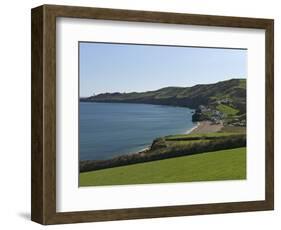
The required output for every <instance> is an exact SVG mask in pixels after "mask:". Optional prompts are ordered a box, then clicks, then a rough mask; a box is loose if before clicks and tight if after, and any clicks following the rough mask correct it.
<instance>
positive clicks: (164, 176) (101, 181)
mask: <svg viewBox="0 0 281 230" xmlns="http://www.w3.org/2000/svg"><path fill="white" fill-rule="evenodd" d="M236 179H246V148H236V149H228V150H222V151H216V152H207V153H201V154H197V155H192V156H184V157H177V158H172V159H166V160H159V161H153V162H147V163H140V164H135V165H129V166H122V167H117V168H109V169H103V170H98V171H93V172H85V173H80V184H79V185H80V186H99V185H126V184H150V183H174V182H191V181H214V180H236Z"/></svg>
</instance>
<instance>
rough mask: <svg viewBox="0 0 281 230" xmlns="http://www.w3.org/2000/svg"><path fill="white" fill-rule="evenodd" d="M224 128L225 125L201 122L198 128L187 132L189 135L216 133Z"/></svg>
mask: <svg viewBox="0 0 281 230" xmlns="http://www.w3.org/2000/svg"><path fill="white" fill-rule="evenodd" d="M222 128H223V124H222V123H219V124H213V123H212V122H211V121H200V122H198V123H197V126H195V127H194V128H192V129H191V130H189V131H187V134H204V133H215V132H218V131H220V130H221V129H222Z"/></svg>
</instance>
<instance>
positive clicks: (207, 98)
mask: <svg viewBox="0 0 281 230" xmlns="http://www.w3.org/2000/svg"><path fill="white" fill-rule="evenodd" d="M80 101H86V102H111V103H120V102H122V103H144V104H157V105H172V106H183V107H189V108H191V109H195V110H196V112H195V114H194V116H193V120H194V121H202V120H213V121H214V122H218V121H222V120H224V122H229V123H232V124H234V125H235V124H239V125H240V126H245V121H246V115H245V114H246V79H231V80H227V81H221V82H217V83H214V84H200V85H195V86H192V87H166V88H162V89H159V90H155V91H147V92H140V93H139V92H132V93H119V92H116V93H102V94H98V95H95V96H91V97H88V98H81V99H80Z"/></svg>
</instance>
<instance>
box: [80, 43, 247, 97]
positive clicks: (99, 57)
mask: <svg viewBox="0 0 281 230" xmlns="http://www.w3.org/2000/svg"><path fill="white" fill-rule="evenodd" d="M79 44H80V57H79V65H80V73H79V75H80V96H81V97H86V96H90V95H93V93H95V94H99V93H105V92H134V91H135V92H143V91H149V90H156V89H159V88H163V87H167V86H182V87H187V86H193V85H196V84H207V83H215V82H218V81H223V80H227V79H231V78H246V76H247V50H240V49H218V48H198V47H197V48H196V47H175V46H155V45H153V46H149V45H127V44H110V43H108V44H105V43H85V42H80V43H79Z"/></svg>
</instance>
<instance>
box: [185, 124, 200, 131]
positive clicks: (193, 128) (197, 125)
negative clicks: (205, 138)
mask: <svg viewBox="0 0 281 230" xmlns="http://www.w3.org/2000/svg"><path fill="white" fill-rule="evenodd" d="M199 126H200V122H199V121H198V122H197V124H196V125H195V126H194V127H192V128H191V129H188V130H187V131H186V132H185V134H191V133H192V132H193V131H194V130H195V129H197V128H198V127H199Z"/></svg>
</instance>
